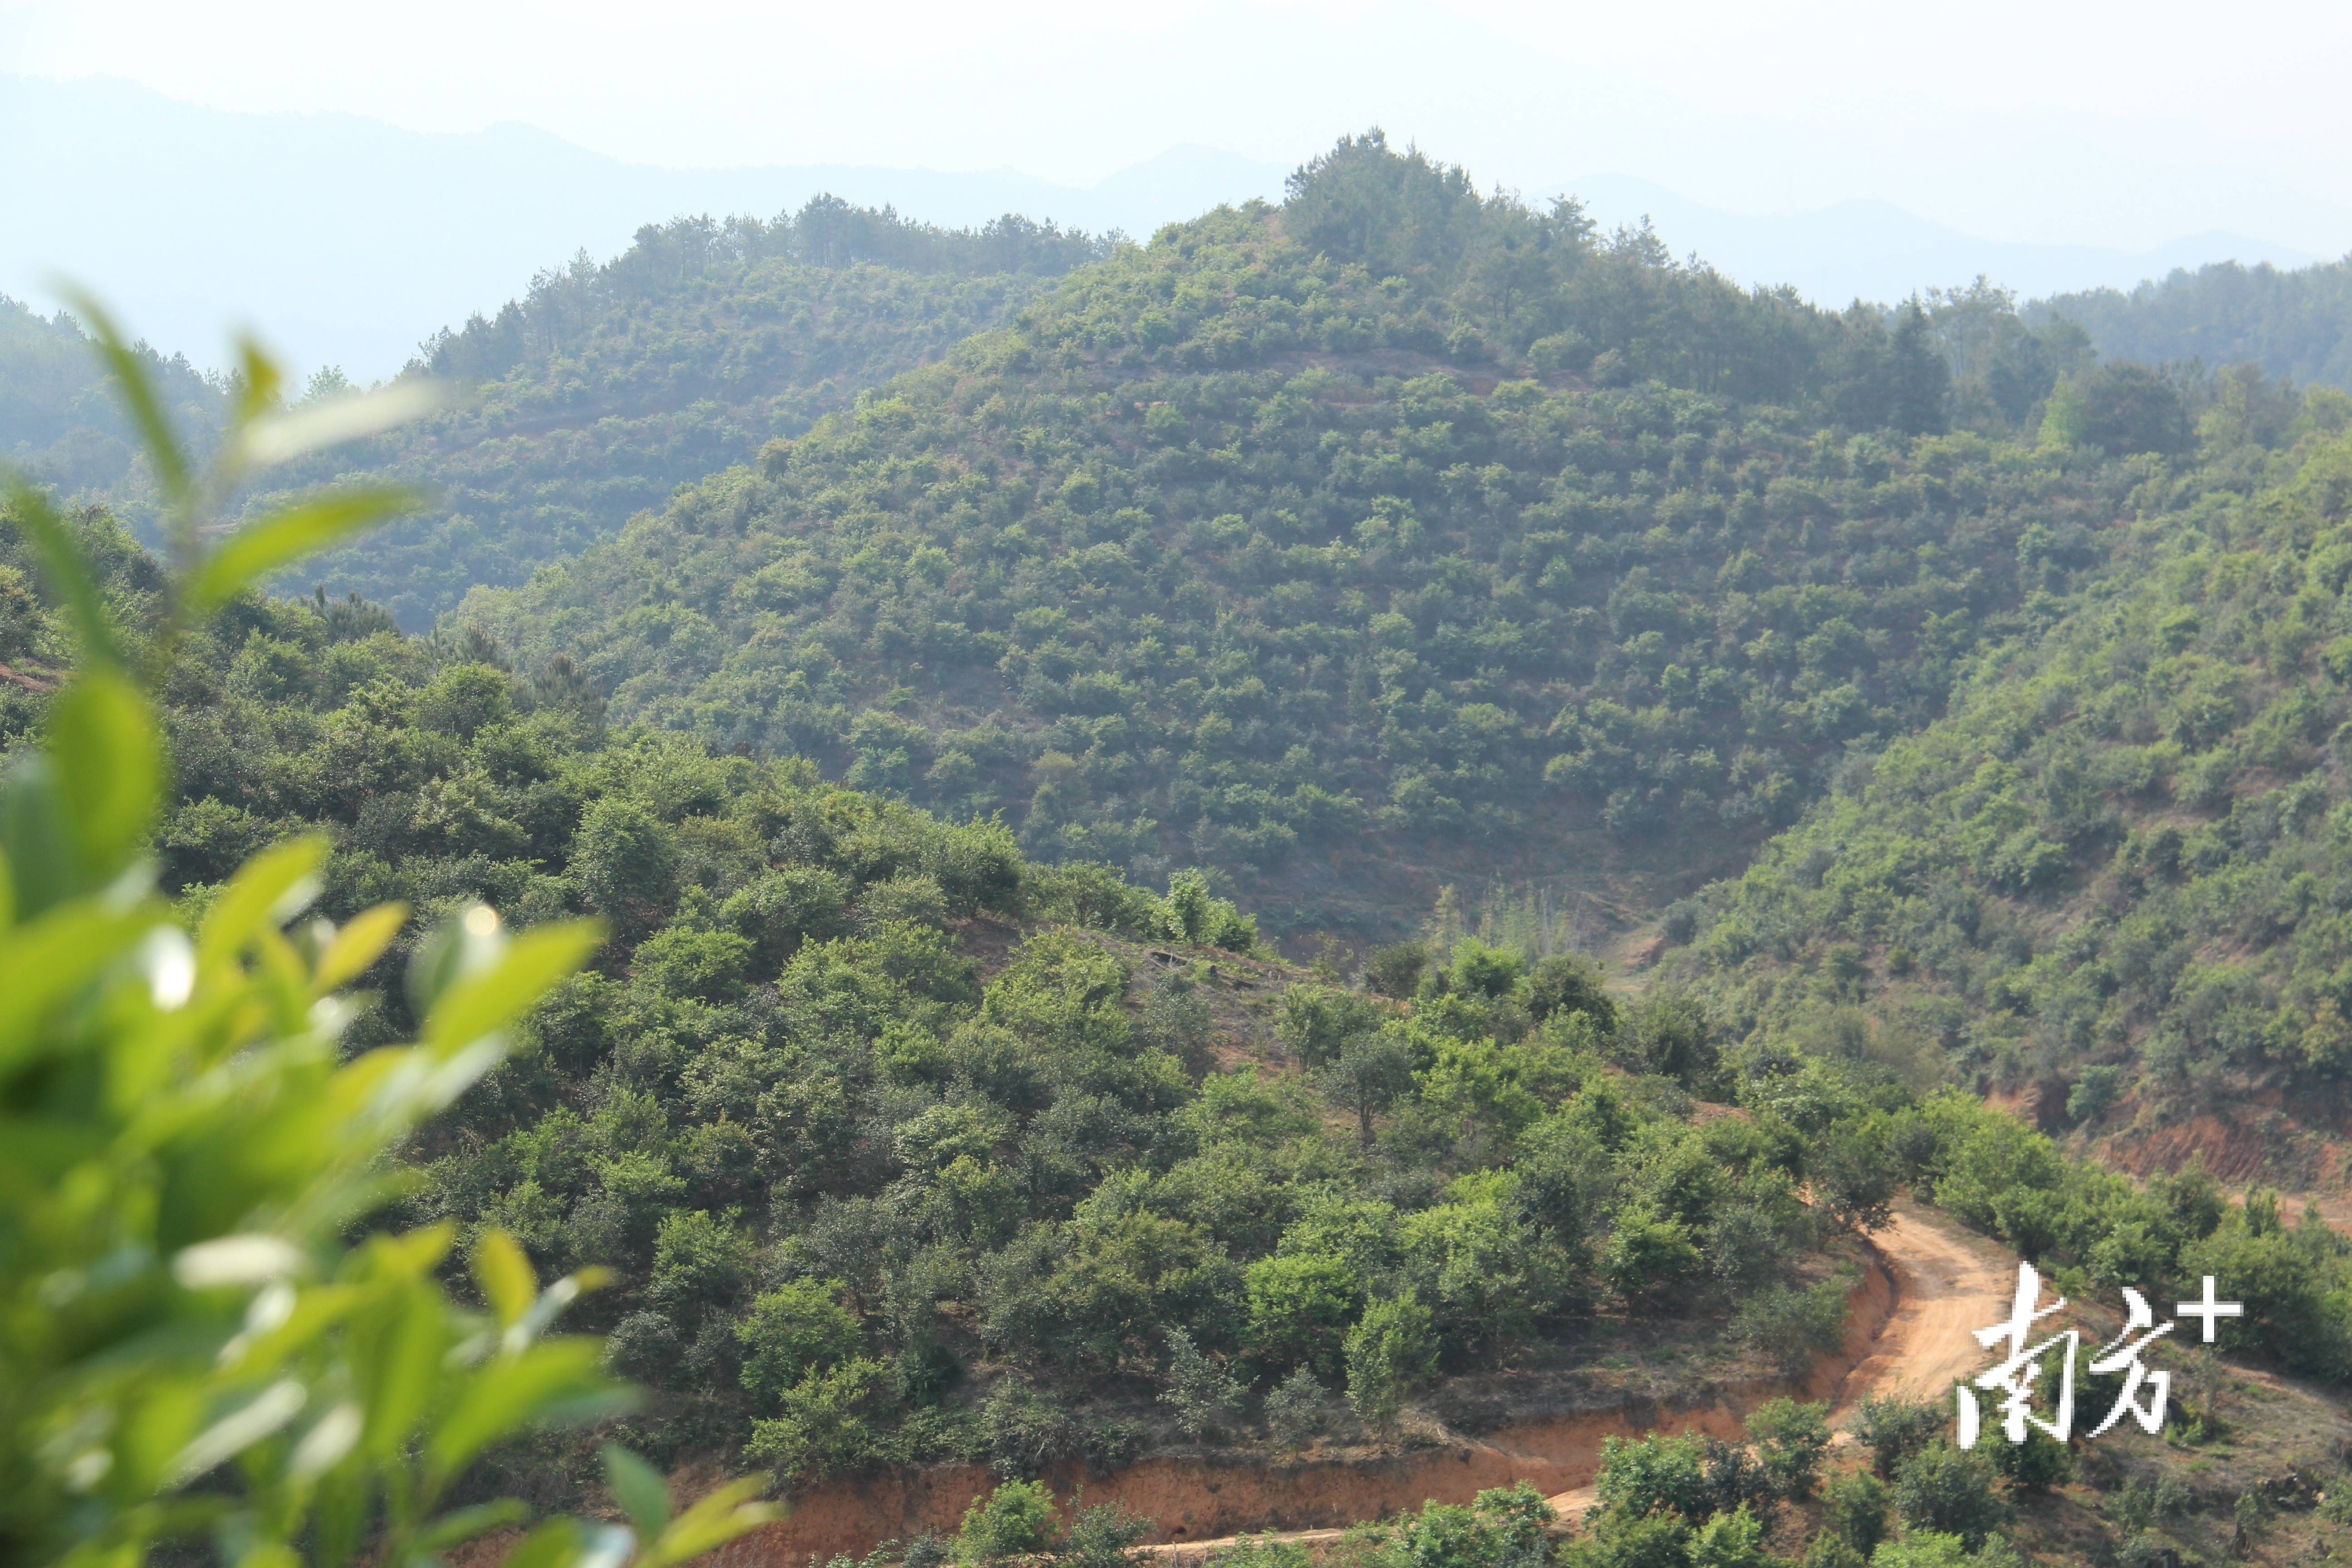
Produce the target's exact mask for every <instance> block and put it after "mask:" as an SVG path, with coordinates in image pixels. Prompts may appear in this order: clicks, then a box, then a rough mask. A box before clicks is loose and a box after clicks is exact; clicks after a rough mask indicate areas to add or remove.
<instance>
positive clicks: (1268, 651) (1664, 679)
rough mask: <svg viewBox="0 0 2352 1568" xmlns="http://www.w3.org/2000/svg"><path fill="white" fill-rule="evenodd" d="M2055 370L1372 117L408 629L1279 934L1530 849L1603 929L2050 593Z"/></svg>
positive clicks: (1955, 326) (1470, 877) (1966, 304)
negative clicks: (1512, 174)
mask: <svg viewBox="0 0 2352 1568" xmlns="http://www.w3.org/2000/svg"><path fill="white" fill-rule="evenodd" d="M2080 352H2081V351H2080V348H2079V340H2078V338H2074V337H2069V336H2067V335H2066V334H2064V333H2058V334H2055V335H2053V336H2050V337H2048V338H2046V339H2045V338H2044V337H2040V336H2037V335H2035V334H2034V333H2033V332H2032V331H2029V330H2028V329H2026V328H2025V326H2024V325H2023V324H2022V323H2021V321H2019V319H2018V318H2017V317H2016V315H2015V314H2014V312H2013V310H2011V309H2010V308H2009V303H2008V301H2007V300H2005V299H2003V298H2001V297H2000V296H1997V295H1990V294H1981V293H1980V294H1976V295H1970V296H1968V297H1966V298H1956V299H1952V300H1947V301H1944V302H1943V304H1942V306H1941V308H1940V309H1939V312H1938V313H1937V315H1935V316H1932V317H1931V316H1930V315H1928V314H1927V312H1925V311H1923V310H1917V309H1912V310H1905V311H1900V312H1895V313H1893V314H1892V315H1890V314H1888V313H1885V312H1881V311H1878V310H1870V309H1864V308H1860V307H1857V308H1856V309H1855V310H1850V311H1847V312H1844V313H1843V314H1840V313H1834V312H1828V311H1823V310H1818V309H1815V308H1814V307H1811V306H1810V305H1807V304H1805V303H1803V302H1802V301H1801V300H1797V299H1796V298H1795V297H1794V296H1793V295H1790V294H1789V293H1786V292H1779V293H1773V292H1763V291H1757V292H1750V291H1748V290H1744V289H1738V288H1737V287H1735V286H1733V285H1731V284H1729V283H1727V282H1726V281H1725V280H1724V279H1721V278H1719V277H1717V276H1716V275H1715V274H1713V273H1711V272H1708V271H1706V270H1705V269H1704V268H1689V267H1685V266H1682V265H1680V264H1677V263H1675V262H1674V261H1673V260H1672V258H1670V256H1669V255H1668V254H1667V252H1666V251H1665V249H1664V246H1663V244H1662V243H1661V242H1660V241H1659V240H1658V239H1657V237H1655V236H1654V235H1652V234H1649V233H1648V232H1646V231H1622V232H1620V233H1618V234H1616V235H1614V236H1605V237H1604V236H1601V235H1599V234H1596V233H1595V232H1594V231H1593V229H1592V227H1591V225H1590V224H1589V223H1588V222H1587V221H1586V220H1585V219H1584V218H1583V216H1582V215H1581V213H1580V210H1579V209H1578V208H1577V207H1576V206H1575V205H1574V204H1573V203H1562V204H1559V205H1556V206H1555V207H1553V208H1551V209H1549V210H1548V211H1536V210H1533V209H1530V208H1528V207H1527V206H1525V205H1521V204H1519V203H1517V201H1515V200H1513V199H1510V198H1507V197H1502V196H1496V197H1487V196H1483V195H1480V194H1478V192H1477V191H1476V190H1475V188H1474V187H1473V186H1472V185H1471V184H1470V183H1469V181H1468V178H1467V176H1466V175H1465V174H1463V173H1462V172H1461V171H1460V170H1458V169H1454V168H1450V167H1447V166H1444V165H1440V164H1436V163H1431V162H1429V161H1428V160H1426V159H1424V158H1423V157H1422V156H1421V155H1420V154H1418V153H1412V154H1400V153H1396V152H1395V151H1393V150H1391V149H1390V148H1389V147H1387V146H1386V144H1385V143H1384V142H1381V141H1380V140H1379V138H1378V137H1377V136H1376V135H1375V136H1372V137H1367V138H1363V139H1360V140H1350V141H1348V142H1342V143H1341V144H1340V145H1339V147H1338V148H1337V149H1335V150H1334V151H1333V152H1332V153H1329V154H1328V155H1327V156H1325V157H1323V158H1321V159H1318V160H1317V161H1316V162H1315V163H1312V164H1310V165H1309V166H1308V167H1307V168H1306V169H1305V170H1302V171H1301V173H1300V174H1298V175H1297V177H1296V178H1295V179H1294V181H1293V182H1292V190H1291V194H1290V195H1289V197H1288V199H1287V200H1286V203H1285V204H1284V205H1282V206H1280V207H1271V206H1265V205H1254V206H1252V207H1249V208H1246V209H1223V210H1221V211H1219V212H1217V213H1214V214H1212V215H1210V216H1206V217H1203V218H1202V219H1200V220H1197V221H1196V222H1194V223H1192V224H1189V225H1181V226H1171V227H1169V228H1167V229H1164V230H1163V231H1161V233H1160V234H1159V235H1158V236H1155V237H1154V238H1153V239H1152V241H1151V242H1150V244H1149V245H1148V246H1137V247H1122V248H1120V249H1118V251H1116V252H1114V253H1113V254H1112V255H1110V256H1108V257H1107V258H1104V259H1103V260H1101V261H1099V262H1097V263H1094V264H1092V265H1091V266H1088V267H1087V268H1080V269H1078V270H1077V271H1076V272H1074V273H1072V274H1071V275H1070V276H1069V277H1068V278H1066V279H1064V280H1063V282H1062V283H1061V285H1060V286H1059V287H1058V288H1057V289H1055V290H1054V291H1053V292H1052V293H1051V294H1050V295H1046V296H1044V297H1041V298H1040V299H1038V300H1035V301H1034V302H1033V303H1032V304H1031V305H1029V306H1027V307H1026V308H1024V310H1022V311H1020V312H1019V313H1017V314H1016V316H1015V317H1014V319H1013V321H1012V322H1010V323H1009V324H1008V325H1006V326H1005V327H1003V328H1001V329H998V330H996V331H991V332H987V333H983V334H981V335H980V336H978V337H975V338H973V339H972V340H971V341H969V342H966V343H964V344H961V345H960V346H959V347H958V348H957V349H956V350H955V352H954V353H952V354H950V356H949V357H948V358H947V359H945V360H944V361H942V362H941V363H940V364H938V365H935V366H932V367H930V368H928V369H925V370H922V371H919V372H914V373H910V374H908V375H906V376H903V377H900V378H898V380H895V381H893V382H890V383H888V384H886V385H883V386H878V387H877V388H875V389H874V390H873V391H872V392H871V393H870V394H869V395H865V396H863V397H862V398H861V399H860V400H859V403H858V405H857V407H856V408H855V409H854V410H847V411H845V412H843V413H841V414H839V415H835V416H831V417H829V418H828V419H826V420H824V421H822V422H820V423H819V424H818V425H817V426H815V427H814V429H812V431H811V432H810V433H809V434H808V435H807V436H805V437H801V438H799V439H796V440H793V441H788V442H777V443H773V444H772V445H770V446H769V447H767V448H766V449H765V450H764V451H763V452H762V454H761V458H760V460H759V461H758V462H757V463H756V464H751V465H747V466H744V467H742V468H734V469H730V470H729V471H727V472H725V473H722V474H719V475H716V476H713V477H712V478H710V479H708V480H706V481H704V482H703V483H702V484H700V485H698V486H696V487H694V488H692V489H689V490H688V491H686V492H683V493H681V494H680V496H678V497H677V499H676V500H674V501H673V502H672V503H671V504H670V505H669V506H668V507H667V509H665V510H663V511H661V512H660V513H658V514H655V515H651V516H647V517H644V518H640V519H638V520H636V521H635V522H633V523H632V524H631V525H630V527H629V528H628V529H627V530H626V531H625V532H624V533H623V535H622V536H621V537H620V538H618V539H616V540H614V541H613V542H609V543H607V544H604V545H602V546H599V547H597V548H595V549H593V550H591V551H589V552H585V553H583V555H581V556H580V557H578V558H577V559H576V560H573V561H571V562H568V563H563V564H562V565H560V566H557V567H552V568H550V569H549V570H548V571H546V572H544V573H542V574H541V575H540V576H539V577H537V578H536V579H534V581H533V582H532V583H531V584H530V585H528V586H527V587H524V588H521V589H518V590H513V591H510V592H499V591H489V590H483V591H478V592H477V593H476V594H475V595H473V596H471V597H470V598H469V600H468V601H467V605H465V607H464V608H463V609H462V610H461V611H460V612H459V613H458V614H457V616H455V617H454V618H453V620H452V621H451V623H450V626H451V628H452V630H453V632H454V631H456V630H478V631H481V632H483V633H485V634H486V635H488V636H490V637H492V638H494V639H495V640H496V641H498V642H499V644H500V645H501V646H503V647H507V648H509V649H510V650H511V651H512V652H513V653H514V654H515V656H516V657H518V658H520V659H521V660H522V661H523V662H524V663H526V664H530V663H532V662H535V661H539V660H543V659H545V658H549V657H551V656H552V655H553V654H554V653H555V652H557V651H558V650H562V651H563V652H565V653H566V654H567V655H568V656H570V657H572V658H576V659H577V660H579V662H580V664H581V666H582V668H583V669H584V670H586V671H587V672H588V673H589V675H590V676H591V678H592V679H595V680H596V681H598V682H599V683H600V685H601V686H602V687H604V689H607V690H608V691H609V692H610V693H611V695H612V699H613V701H614V711H615V712H616V713H617V714H622V715H626V716H630V717H641V718H645V719H647V720H649V721H655V722H658V723H661V724H664V725H667V726H670V727H675V728H679V729H684V730H688V731H692V732H695V733H698V734H701V735H703V736H705V737H706V738H708V739H709V740H710V741H711V742H713V743H715V744H719V745H722V746H733V745H740V746H745V747H748V748H750V749H751V750H753V751H754V752H766V751H779V752H782V751H790V752H796V753H798V754H802V755H806V756H809V757H812V758H814V759H816V760H817V761H818V762H819V763H821V764H822V765H824V766H825V767H827V768H828V769H840V770H842V772H843V776H845V777H847V778H848V779H850V780H852V781H853V782H856V783H858V784H863V785H868V786H877V787H884V788H888V789H892V790H896V791H900V792H903V793H905V794H906V795H908V797H909V798H911V799H914V800H916V801H919V802H920V803H922V804H925V805H930V806H932V807H934V808H935V809H940V810H943V811H946V812H949V813H950V814H955V815H968V814H970V813H973V812H981V813H987V812H992V811H997V810H1002V811H1003V812H1004V814H1005V816H1006V819H1007V820H1008V821H1009V822H1011V823H1012V824H1013V825H1014V826H1016V827H1017V828H1018V830H1019V832H1020V834H1021V836H1022V841H1023V843H1024V846H1026V847H1028V849H1029V850H1030V851H1031V852H1032V853H1034V854H1038V855H1041V856H1046V857H1050V858H1067V857H1076V858H1092V859H1099V860H1105V861H1108V862H1110V863H1113V864H1117V865H1121V866H1124V867H1127V868H1131V869H1133V870H1134V871H1135V872H1136V873H1137V874H1138V875H1139V876H1142V877H1144V878H1146V879H1156V878H1158V877H1160V876H1162V875H1164V874H1165V871H1166V869H1167V868H1170V867H1171V866H1181V865H1186V864H1193V863H1200V864H1205V865H1208V866H1212V867H1214V868H1218V869H1219V870H1220V871H1222V872H1223V873H1224V874H1226V875H1228V876H1230V877H1232V878H1233V879H1234V881H1233V887H1234V891H1235V892H1236V894H1237V895H1239V896H1243V897H1245V898H1247V899H1249V900H1252V901H1253V903H1254V906H1255V907H1256V908H1257V909H1258V910H1260V912H1261V913H1262V914H1263V915H1264V916H1265V918H1266V919H1267V920H1268V921H1270V922H1272V923H1273V924H1274V925H1275V926H1276V927H1278V928H1280V929H1284V930H1300V929H1308V930H1311V929H1318V928H1324V929H1338V930H1342V931H1350V932H1357V933H1363V934H1371V935H1377V934H1381V933H1383V932H1394V931H1396V929H1397V928H1398V926H1399V925H1400V924H1401V922H1402V921H1403V920H1407V919H1411V918H1413V917H1414V915H1415V914H1416V912H1417V911H1418V910H1423V909H1426V908H1427V907H1429V905H1430V903H1431V901H1432V900H1433V898H1434V897H1435V895H1436V892H1437V890H1438V888H1439V886H1440V885H1442V884H1443V883H1445V882H1448V881H1456V880H1459V881H1463V882H1466V883H1475V882H1477V881H1479V880H1481V879H1489V878H1494V877H1496V876H1503V875H1508V876H1512V877H1514V878H1524V877H1528V876H1530V875H1537V874H1540V873H1538V871H1537V870H1536V868H1538V867H1545V866H1553V867H1559V868H1563V869H1569V871H1570V874H1569V875H1568V877H1567V878H1566V879H1565V882H1566V885H1567V887H1568V888H1569V889H1570V890H1571V891H1576V890H1580V891H1582V892H1585V893H1588V894H1591V893H1608V894H1612V896H1613V895H1615V894H1618V893H1622V896H1623V897H1624V898H1625V899H1627V900H1631V901H1633V902H1634V903H1636V904H1639V903H1641V902H1644V901H1648V900H1652V899H1654V898H1656V897H1657V896H1658V893H1659V889H1662V888H1663V889H1668V892H1667V893H1666V895H1665V896H1671V891H1672V890H1674V889H1680V888H1684V887H1687V886H1690V885H1693V884H1695V882H1696V881H1697V880H1698V879H1702V878H1703V877H1704V876H1705V875H1706V874H1707V873H1708V871H1709V870H1710V869H1712V870H1717V871H1719V870H1721V869H1726V868H1730V867H1732V866H1736V865H1737V864H1738V858H1739V857H1741V856H1742V855H1743V854H1744V853H1745V850H1746V848H1747V847H1748V846H1750V845H1752V844H1753V843H1755V842H1757V841H1758V840H1759V838H1760V837H1761V836H1763V835H1764V834H1766V833H1768V832H1769V830H1770V829H1771V828H1773V827H1774V826H1779V825H1782V824H1785V823H1787V822H1790V821H1791V820H1793V819H1794V816H1795V815H1796V814H1797V812H1798V811H1799V810H1801V806H1802V804H1803V803H1804V801H1806V800H1807V799H1809V798H1811V797H1812V796H1813V795H1817V794H1818V793H1819V792H1820V790H1821V788H1822V785H1823V784H1824V783H1825V781H1826V779H1827V777H1828V775H1829V773H1831V771H1832V769H1833V768H1834V766H1835V765H1836V763H1837V760H1838V758H1839V757H1840V756H1841V755H1842V754H1843V751H1844V749H1845V748H1846V747H1847V746H1849V745H1851V744H1853V743H1855V742H1860V741H1863V740H1864V738H1866V737H1872V736H1876V737H1881V738H1884V737H1886V736H1891V735H1893V734H1897V733H1902V732H1906V731H1910V730H1913V729H1916V727H1917V726H1919V725H1920V724H1922V723H1924V722H1926V721H1927V720H1928V719H1930V718H1932V717H1933V716H1934V715H1935V714H1936V713H1937V711H1939V710H1940V708H1941V704H1942V701H1943V696H1944V683H1945V681H1946V680H1947V679H1948V674H1949V671H1950V670H1951V668H1953V661H1954V660H1955V659H1956V658H1958V657H1959V656H1961V655H1962V654H1964V653H1965V652H1966V651H1967V650H1968V649H1969V647H1973V646H1975V644H1976V643H1977V642H1978V641H1979V639H1981V638H1984V637H1995V636H1999V635H2000V634H2001V633H2002V632H2003V631H2004V630H2011V629H2018V628H2021V627H2022V626H2025V625H2026V624H2027V623H2026V621H2025V619H2024V618H2022V614H2021V612H2022V611H2023V609H2024V606H2025V605H2028V604H2029V603H2031V602H2034V601H2035V595H2037V594H2053V593H2058V594H2063V593H2064V592H2068V591H2071V586H2072V584H2074V583H2075V582H2076V581H2077V580H2078V577H2079V574H2081V573H2082V572H2083V571H2084V570H2086V569H2089V568H2091V567H2092V566H2094V565H2095V563H2097V562H2098V560H2099V559H2100V556H2099V552H2098V549H2097V548H2096V544H2095V532H2094V530H2095V527H2096V526H2097V525H2098V524H2099V523H2101V522H2103V521H2105V514H2106V506H2107V502H2106V500H2105V498H2104V496H2103V495H2102V492H2101V489H2100V487H2099V482H2098V481H2097V479H2095V476H2091V475H2086V474H2083V473H2079V472H2068V471H2066V470H2065V469H2064V468H2063V467H2062V466H2059V465H2056V464H2053V463H2051V462H2048V461H2045V460H2043V459H2042V458H2040V457H2039V456H2038V455H2037V448H2034V447H2026V446H2021V445H2017V444H2015V443H2014V442H2012V441H2011V439H2010V437H2009V432H2011V430H2012V428H2014V427H2015V426H2017V425H2018V424H2019V423H2020V422H2022V421H2026V420H2028V419H2030V418H2032V416H2036V415H2037V414H2038V412H2039V408H2040V404H2041V401H2042V398H2043V397H2044V396H2045V395H2047V394H2048V392H2049V391H2050V390H2051V388H2052V387H2053V385H2055V384H2056V383H2057V380H2058V378H2059V376H2060V375H2061V374H2063V372H2064V371H2065V370H2066V369H2067V368H2068V367H2070V366H2071V365H2073V364H2074V363H2076V360H2077V359H2078V358H2079V354H2080ZM1951 363H1960V364H1961V365H1962V366H1963V370H1962V373H1961V374H1959V375H1958V377H1957V378H1955V377H1954V375H1953V374H1952V371H1951V369H1950V365H1951ZM1570 868H1572V869H1570Z"/></svg>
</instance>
